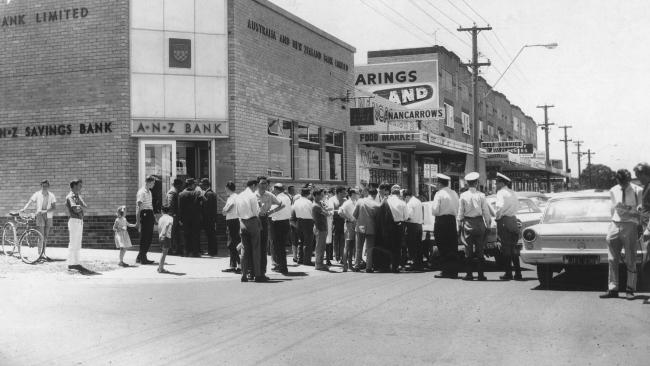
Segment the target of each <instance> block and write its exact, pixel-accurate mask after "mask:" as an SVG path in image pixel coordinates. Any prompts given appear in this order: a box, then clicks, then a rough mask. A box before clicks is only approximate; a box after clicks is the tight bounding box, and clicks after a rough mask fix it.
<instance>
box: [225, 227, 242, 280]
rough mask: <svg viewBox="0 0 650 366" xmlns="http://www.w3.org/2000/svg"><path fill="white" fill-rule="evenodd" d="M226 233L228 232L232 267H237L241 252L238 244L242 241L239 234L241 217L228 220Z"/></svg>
mask: <svg viewBox="0 0 650 366" xmlns="http://www.w3.org/2000/svg"><path fill="white" fill-rule="evenodd" d="M226 233H227V234H228V252H229V253H230V268H237V265H238V264H239V253H237V245H239V243H240V242H241V237H240V236H239V219H231V220H226Z"/></svg>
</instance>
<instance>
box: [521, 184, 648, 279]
mask: <svg viewBox="0 0 650 366" xmlns="http://www.w3.org/2000/svg"><path fill="white" fill-rule="evenodd" d="M611 217H612V211H611V201H610V197H609V193H608V192H599V191H593V190H591V191H582V192H566V193H563V194H558V195H557V196H556V197H554V198H552V199H551V200H550V201H549V203H548V205H547V207H546V210H545V212H544V215H543V216H542V219H541V221H540V223H539V224H537V225H533V226H531V227H529V228H527V229H525V230H524V231H523V241H524V247H523V250H522V251H521V259H522V260H523V261H524V263H528V264H533V265H536V266H537V278H538V279H539V282H540V285H541V286H542V287H548V285H549V284H550V282H551V280H552V278H553V274H554V273H556V272H560V271H562V270H563V269H564V270H566V271H567V272H569V271H571V270H580V269H581V268H583V267H585V266H606V265H607V252H608V250H607V241H606V240H605V237H606V235H607V230H608V227H609V224H610V222H611ZM646 250H647V247H646V244H643V245H642V247H641V248H639V250H638V251H637V253H635V255H636V257H637V262H638V263H641V262H642V259H643V255H644V253H645V251H646ZM638 272H639V273H641V271H638ZM641 277H642V276H639V278H641Z"/></svg>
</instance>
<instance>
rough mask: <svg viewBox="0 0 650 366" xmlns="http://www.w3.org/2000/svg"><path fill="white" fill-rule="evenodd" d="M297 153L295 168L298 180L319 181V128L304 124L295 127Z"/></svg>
mask: <svg viewBox="0 0 650 366" xmlns="http://www.w3.org/2000/svg"><path fill="white" fill-rule="evenodd" d="M296 136H297V137H298V152H297V156H298V159H297V163H298V166H297V167H296V171H297V178H298V179H320V154H321V144H320V142H321V137H320V128H318V127H316V126H313V125H309V124H306V123H299V124H298V125H297V127H296Z"/></svg>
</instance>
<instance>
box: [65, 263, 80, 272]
mask: <svg viewBox="0 0 650 366" xmlns="http://www.w3.org/2000/svg"><path fill="white" fill-rule="evenodd" d="M82 268H83V267H81V265H79V264H73V265H71V266H68V270H76V271H81V269H82Z"/></svg>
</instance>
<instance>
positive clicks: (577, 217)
mask: <svg viewBox="0 0 650 366" xmlns="http://www.w3.org/2000/svg"><path fill="white" fill-rule="evenodd" d="M611 218H612V210H611V203H610V199H609V197H585V198H564V199H561V200H556V201H552V202H550V203H549V204H548V207H546V212H545V214H544V218H543V219H542V222H543V223H545V224H559V223H570V222H602V221H610V220H611Z"/></svg>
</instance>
